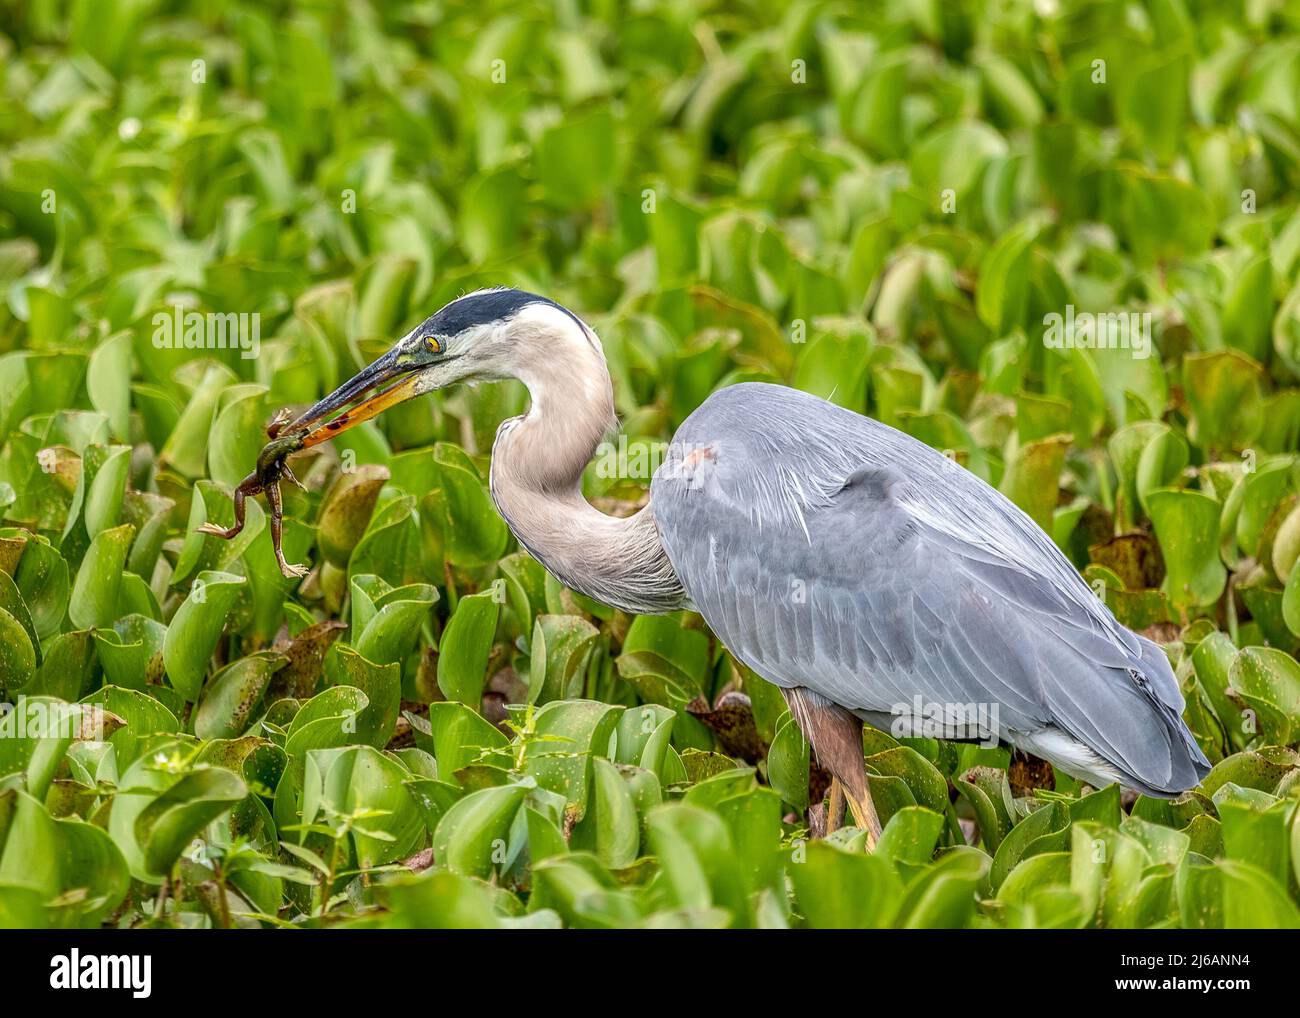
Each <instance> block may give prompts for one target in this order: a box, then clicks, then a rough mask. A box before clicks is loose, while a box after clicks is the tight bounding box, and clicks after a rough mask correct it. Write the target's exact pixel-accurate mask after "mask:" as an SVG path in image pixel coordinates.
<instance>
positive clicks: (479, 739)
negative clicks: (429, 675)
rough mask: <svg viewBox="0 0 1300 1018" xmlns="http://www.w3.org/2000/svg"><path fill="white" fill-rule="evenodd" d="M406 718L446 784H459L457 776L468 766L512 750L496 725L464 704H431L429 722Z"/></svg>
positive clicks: (410, 716)
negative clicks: (457, 773) (434, 760)
mask: <svg viewBox="0 0 1300 1018" xmlns="http://www.w3.org/2000/svg"><path fill="white" fill-rule="evenodd" d="M405 716H406V719H407V721H408V722H409V723H410V725H411V727H412V729H413V730H414V733H415V742H416V745H417V746H420V747H421V748H423V749H425V750H427V751H428V752H430V753H432V754H433V755H434V757H435V759H437V761H438V773H439V774H440V775H441V776H442V778H443V780H445V781H455V780H456V778H455V774H456V772H457V771H459V770H460V769H461V768H463V767H465V766H466V765H468V764H471V763H474V762H477V761H479V760H485V761H486V760H491V759H495V758H497V757H498V756H501V755H504V752H505V751H506V750H507V749H508V748H509V746H510V740H509V739H507V738H506V737H505V736H504V735H503V734H502V733H501V732H500V731H499V730H498V729H497V728H496V727H495V726H494V725H492V724H491V723H489V722H488V721H485V720H484V719H483V717H482V716H481V715H479V714H478V713H476V712H475V711H474V710H472V709H471V708H469V707H466V706H465V705H464V704H463V703H456V702H455V701H447V702H444V703H431V704H429V717H428V719H427V720H426V719H424V718H421V717H420V716H419V715H416V714H410V713H409V712H408V713H407V714H406V715H405Z"/></svg>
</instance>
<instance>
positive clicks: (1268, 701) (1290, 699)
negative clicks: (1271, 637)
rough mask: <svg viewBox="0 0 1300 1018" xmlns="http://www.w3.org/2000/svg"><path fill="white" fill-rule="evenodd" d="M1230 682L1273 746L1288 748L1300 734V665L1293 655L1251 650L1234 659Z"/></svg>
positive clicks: (1252, 648)
mask: <svg viewBox="0 0 1300 1018" xmlns="http://www.w3.org/2000/svg"><path fill="white" fill-rule="evenodd" d="M1229 681H1230V683H1231V689H1232V690H1233V692H1234V694H1235V697H1238V698H1240V700H1241V701H1244V704H1245V706H1246V707H1247V708H1248V709H1250V710H1251V711H1253V712H1254V715H1255V719H1256V721H1257V724H1258V725H1259V731H1260V734H1261V735H1263V736H1264V737H1265V739H1266V740H1267V741H1268V742H1269V743H1272V744H1275V745H1286V744H1287V743H1289V742H1290V741H1291V735H1292V733H1293V732H1300V664H1297V663H1296V660H1295V658H1293V657H1292V656H1291V655H1290V654H1287V653H1286V652H1285V651H1281V650H1278V649H1277V648H1275V647H1247V648H1245V649H1244V650H1242V652H1241V653H1240V654H1238V655H1237V657H1236V658H1235V659H1234V660H1233V662H1232V669H1231V672H1230V673H1229Z"/></svg>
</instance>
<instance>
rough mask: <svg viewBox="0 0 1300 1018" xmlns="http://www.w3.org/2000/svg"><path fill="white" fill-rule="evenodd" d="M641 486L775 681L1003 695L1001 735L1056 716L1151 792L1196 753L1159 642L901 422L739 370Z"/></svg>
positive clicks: (856, 690) (863, 705) (1189, 770)
mask: <svg viewBox="0 0 1300 1018" xmlns="http://www.w3.org/2000/svg"><path fill="white" fill-rule="evenodd" d="M652 499H653V502H654V506H655V519H656V521H657V523H658V526H659V528H660V534H661V536H662V538H663V542H664V547H665V549H666V550H667V553H668V556H669V559H670V560H671V561H672V564H673V567H674V569H675V570H676V571H677V574H678V576H679V578H680V579H681V582H682V585H683V586H684V588H685V589H686V592H687V594H688V595H689V596H690V598H691V600H692V602H693V603H694V604H695V606H696V607H697V608H698V609H699V611H700V612H701V614H703V615H704V618H705V620H706V621H707V622H708V623H709V625H710V626H712V627H713V629H714V631H715V632H716V633H717V634H718V636H719V637H720V638H721V639H722V640H723V642H724V643H726V645H727V646H728V647H729V648H730V649H731V651H732V652H733V653H734V654H735V655H736V656H737V657H738V658H739V659H740V660H741V661H743V662H744V663H745V664H746V665H748V666H749V667H750V668H752V669H754V670H755V671H756V672H758V673H759V674H761V675H763V676H764V677H765V678H767V679H769V680H770V681H772V682H774V683H776V684H777V685H779V686H784V687H787V688H789V687H794V686H806V687H808V688H809V689H811V690H813V691H814V692H817V693H820V694H822V695H823V696H826V697H829V698H830V699H831V700H833V701H834V702H836V703H838V704H841V705H842V706H844V707H847V708H849V709H850V710H854V711H858V712H859V713H862V714H864V715H872V716H877V715H890V714H892V713H897V712H899V711H901V710H910V707H911V704H912V701H913V698H914V697H915V696H918V695H919V696H920V697H921V699H922V700H923V701H925V702H928V703H935V704H967V703H975V704H988V705H993V704H996V705H997V710H998V712H999V715H1000V719H999V720H1000V729H1001V730H1002V731H1003V733H1004V737H1008V738H1009V740H1010V741H1013V742H1014V741H1015V739H1014V736H1015V735H1016V734H1017V733H1034V732H1037V731H1040V730H1043V729H1046V728H1054V729H1059V730H1061V731H1063V732H1065V733H1068V735H1070V736H1071V737H1073V738H1074V739H1077V740H1079V741H1081V742H1082V743H1084V744H1086V746H1087V747H1089V748H1090V749H1091V750H1092V751H1093V752H1095V753H1097V754H1098V755H1099V756H1100V757H1102V758H1103V759H1104V760H1105V761H1107V762H1108V763H1109V764H1110V765H1112V766H1113V767H1115V768H1118V769H1119V770H1120V771H1121V772H1122V773H1123V774H1124V775H1126V776H1127V777H1128V778H1129V779H1130V783H1132V784H1134V786H1135V787H1149V788H1151V789H1153V790H1155V791H1161V790H1166V789H1177V788H1183V787H1189V786H1190V785H1192V784H1195V783H1196V780H1198V779H1199V776H1200V773H1201V771H1202V770H1204V769H1205V767H1206V766H1208V765H1206V764H1205V760H1204V757H1203V755H1202V754H1201V753H1200V750H1199V749H1198V748H1197V747H1196V746H1195V743H1194V741H1193V740H1192V739H1191V735H1190V733H1189V732H1187V729H1186V727H1185V726H1184V725H1183V724H1182V721H1181V718H1180V717H1179V712H1181V710H1182V706H1183V700H1182V695H1181V693H1180V692H1179V689H1178V684H1177V681H1176V679H1175V678H1174V677H1173V673H1172V670H1171V669H1170V668H1169V664H1168V661H1167V660H1166V659H1165V657H1164V654H1163V652H1161V651H1160V649H1159V648H1158V647H1156V646H1155V645H1154V644H1152V643H1151V642H1150V641H1148V640H1145V639H1143V638H1141V637H1139V636H1137V635H1136V634H1134V633H1132V632H1130V631H1129V630H1127V629H1125V628H1124V627H1123V626H1121V625H1119V623H1118V622H1116V621H1115V619H1114V617H1113V616H1112V615H1111V614H1110V613H1109V611H1108V610H1107V609H1106V608H1105V606H1104V605H1102V604H1101V602H1100V601H1099V600H1098V599H1097V598H1095V597H1094V596H1093V594H1092V591H1091V590H1089V588H1088V586H1087V585H1086V584H1085V583H1084V582H1083V580H1082V578H1081V577H1080V576H1079V575H1078V573H1077V572H1076V571H1075V569H1074V567H1073V566H1072V565H1071V564H1070V563H1069V561H1068V560H1067V559H1066V558H1065V556H1064V555H1062V554H1061V553H1060V551H1059V550H1058V549H1057V548H1056V546H1055V545H1054V544H1053V543H1052V542H1051V540H1050V539H1048V537H1047V535H1045V534H1044V533H1043V532H1042V530H1040V529H1039V528H1038V527H1037V526H1036V525H1035V524H1034V523H1033V522H1032V521H1031V520H1030V519H1029V518H1028V517H1027V516H1026V515H1025V514H1024V513H1022V512H1021V511H1020V510H1019V509H1017V508H1016V507H1015V506H1014V505H1013V504H1012V503H1011V502H1009V501H1008V500H1007V499H1006V498H1004V497H1003V496H1002V495H1000V494H999V493H998V492H996V491H994V490H993V489H992V488H990V487H989V486H988V485H986V484H984V482H982V481H980V480H979V479H978V478H976V477H974V476H973V475H972V474H970V473H968V472H967V471H965V470H963V469H962V468H960V467H959V466H957V465H956V464H954V463H952V462H951V461H950V460H948V459H946V458H945V457H943V456H941V455H939V454H938V453H937V452H935V451H934V450H932V449H930V448H929V447H927V446H925V445H923V444H922V443H920V442H917V441H916V440H914V439H912V438H910V437H908V436H906V435H903V434H902V433H900V432H897V431H894V430H893V429H891V428H888V427H886V426H885V425H882V424H880V423H879V422H876V421H872V420H870V419H869V418H865V417H861V416H859V415H857V414H854V413H851V412H849V411H846V410H843V409H842V408H839V407H836V406H833V405H832V404H829V403H826V402H825V401H822V400H819V399H816V398H815V397H812V396H808V395H806V394H804V393H800V392H797V391H795V390H791V389H787V388H784V387H781V386H770V385H762V384H758V383H749V384H744V385H736V386H732V387H729V388H727V389H723V390H720V391H719V392H717V393H715V394H714V395H713V396H712V397H710V398H709V399H708V400H707V401H706V402H705V403H704V404H703V405H702V406H701V407H700V409H699V410H697V411H696V412H695V413H694V414H692V415H691V417H690V418H689V419H688V420H687V421H686V422H685V423H684V424H683V425H682V427H681V429H680V430H679V431H678V434H677V436H676V437H675V439H674V442H673V444H672V446H671V448H670V450H669V455H668V457H667V459H666V460H665V462H664V465H663V466H662V467H661V468H660V470H659V471H658V472H657V473H656V475H655V478H654V482H653V487H652Z"/></svg>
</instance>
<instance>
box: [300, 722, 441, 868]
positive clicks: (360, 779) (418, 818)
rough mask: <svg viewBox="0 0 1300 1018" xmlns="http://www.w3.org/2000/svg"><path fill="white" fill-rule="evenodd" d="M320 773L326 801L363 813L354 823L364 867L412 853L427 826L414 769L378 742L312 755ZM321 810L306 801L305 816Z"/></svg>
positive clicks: (350, 812)
mask: <svg viewBox="0 0 1300 1018" xmlns="http://www.w3.org/2000/svg"><path fill="white" fill-rule="evenodd" d="M311 764H315V765H316V767H317V770H318V773H319V772H320V769H321V768H320V765H322V764H324V768H323V777H322V778H321V786H320V791H319V795H320V798H319V803H320V805H321V806H329V807H330V808H331V809H332V810H334V812H335V813H336V814H339V815H362V817H363V818H362V819H361V820H359V821H358V822H357V823H356V824H355V825H354V826H353V828H352V846H353V850H354V852H355V854H356V860H357V864H358V865H359V866H360V867H362V868H370V867H373V866H382V865H384V864H385V863H389V862H392V861H393V860H394V859H398V858H401V857H402V856H403V854H404V853H408V852H409V851H410V849H411V847H412V844H413V843H414V840H415V839H416V838H417V837H419V836H421V835H422V833H423V830H424V824H423V819H422V814H421V812H420V810H419V807H418V806H417V805H416V803H415V800H414V799H412V798H411V795H410V792H409V791H408V790H407V788H406V786H405V784H404V782H405V780H406V779H407V778H408V777H409V776H410V775H409V772H407V771H406V770H405V768H403V767H402V766H401V764H399V763H397V762H396V761H394V760H393V759H392V758H391V757H388V756H385V755H384V754H383V753H380V752H379V751H378V750H377V749H375V748H374V747H373V746H348V747H345V748H342V749H326V750H320V751H317V752H314V753H312V754H311V760H310V761H309V767H308V777H307V779H306V780H307V781H308V782H311V781H312V775H311V773H310V772H311V770H312V767H311V766H310V765H311ZM316 815H317V814H316V810H315V809H314V808H312V807H311V806H310V805H304V808H303V821H304V823H311V822H312V821H314V820H315V819H316Z"/></svg>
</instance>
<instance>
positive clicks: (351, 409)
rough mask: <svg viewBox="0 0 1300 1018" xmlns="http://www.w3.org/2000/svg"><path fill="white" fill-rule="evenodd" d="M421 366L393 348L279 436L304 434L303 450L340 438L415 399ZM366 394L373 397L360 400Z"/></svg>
mask: <svg viewBox="0 0 1300 1018" xmlns="http://www.w3.org/2000/svg"><path fill="white" fill-rule="evenodd" d="M421 366H422V365H419V364H413V363H411V362H409V361H407V360H405V359H404V358H403V357H402V355H401V352H400V351H399V349H398V348H397V347H394V348H393V349H391V350H389V351H388V352H387V353H386V354H384V355H383V356H382V357H380V358H379V359H378V360H376V361H375V362H374V363H372V364H369V365H367V366H366V367H364V368H362V369H361V370H360V371H359V372H357V373H356V374H355V375H353V376H352V377H351V378H350V379H348V380H347V381H346V382H344V383H343V384H342V385H340V386H339V387H338V388H337V389H335V390H334V391H333V392H331V393H330V394H329V395H328V396H326V397H325V398H324V399H322V400H321V401H320V402H319V403H317V404H316V405H315V406H312V407H310V408H309V409H308V410H306V411H305V412H304V413H303V414H302V416H300V417H299V418H298V419H297V420H295V421H291V422H290V423H289V424H287V425H285V427H284V428H283V429H282V432H281V433H282V434H285V435H292V434H295V433H297V434H302V433H303V432H304V431H306V432H307V434H305V435H303V438H302V445H301V446H300V447H299V448H303V449H306V448H309V447H311V446H313V445H319V444H320V443H321V442H326V441H328V440H329V439H331V438H333V437H335V436H336V435H341V434H342V433H343V432H345V431H347V430H348V429H349V428H352V427H355V426H356V425H358V424H360V423H361V422H362V421H368V420H370V418H372V417H377V416H378V415H379V414H382V413H383V412H384V411H385V410H387V409H388V408H389V407H394V406H397V404H398V403H401V402H403V401H405V400H408V399H410V398H411V397H412V396H417V395H419V393H418V392H417V391H416V381H417V379H418V377H419V374H418V372H419V370H420V367H421ZM375 390H378V391H377V392H376V391H375ZM367 393H373V395H370V396H367V397H366V398H365V399H361V397H362V396H366V394H367ZM339 410H342V411H343V412H342V413H340V414H339V415H338V416H337V417H334V418H332V419H330V415H331V414H333V413H335V412H336V411H339Z"/></svg>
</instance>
